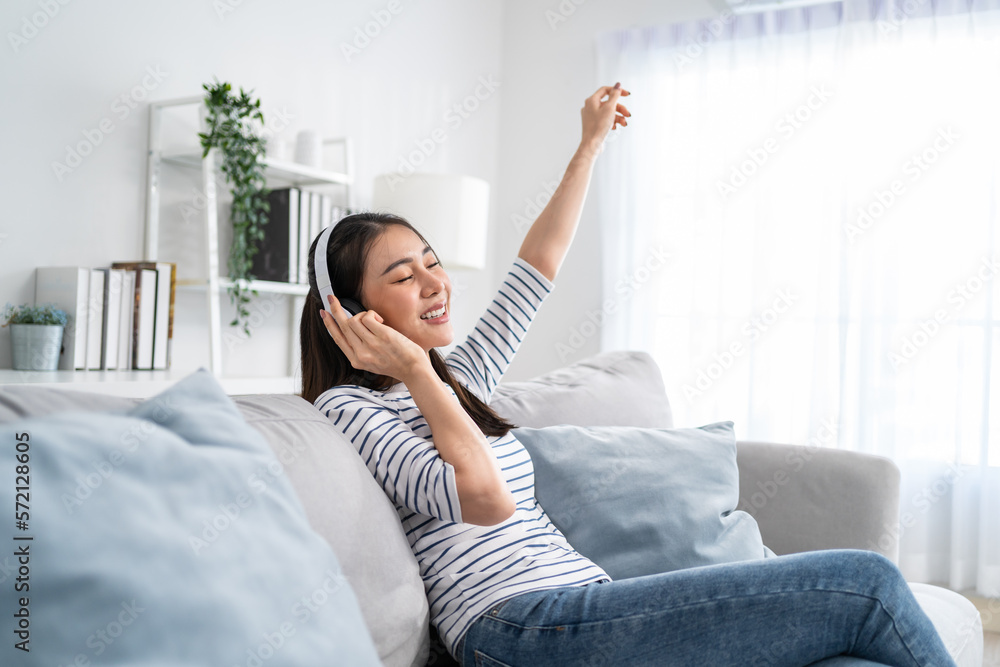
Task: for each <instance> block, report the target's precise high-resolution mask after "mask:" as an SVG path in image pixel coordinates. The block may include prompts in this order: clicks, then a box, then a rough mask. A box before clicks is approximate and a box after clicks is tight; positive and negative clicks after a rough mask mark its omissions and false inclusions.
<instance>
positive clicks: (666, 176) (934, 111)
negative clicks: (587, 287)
mask: <svg viewBox="0 0 1000 667" xmlns="http://www.w3.org/2000/svg"><path fill="white" fill-rule="evenodd" d="M998 36H1000V2H990V3H977V2H962V3H956V2H952V3H942V2H934V1H932V0H906V1H905V2H897V3H879V2H858V1H857V0H846V2H844V3H843V4H841V3H831V4H826V5H818V6H814V7H809V8H799V9H787V10H782V11H772V12H768V13H763V14H754V15H742V16H739V17H735V18H734V17H731V16H727V15H720V16H717V17H714V18H713V19H710V20H705V21H699V22H692V23H687V24H679V25H671V26H663V27H656V28H646V29H631V30H627V31H616V32H608V33H602V34H600V35H598V40H597V42H598V80H599V81H619V80H620V81H621V82H622V85H623V86H625V87H626V88H628V89H629V90H630V91H631V92H632V95H631V96H630V97H628V98H625V103H626V104H627V105H628V107H629V109H630V110H631V111H632V113H633V118H631V119H630V120H629V127H628V128H626V129H625V130H624V131H621V132H620V133H619V130H616V131H615V135H613V136H612V137H610V138H609V139H608V143H607V145H606V147H605V151H604V155H603V156H602V159H601V160H600V161H598V166H597V171H596V173H595V184H596V188H595V190H596V192H595V197H596V201H597V204H598V206H599V208H600V219H601V225H602V237H603V248H604V257H603V275H604V278H603V284H604V301H603V303H602V311H603V319H604V326H603V327H602V347H603V349H623V348H629V349H643V350H646V351H648V352H650V353H651V354H652V355H653V356H654V357H655V358H656V360H657V362H658V363H659V364H660V366H661V368H662V370H663V372H664V376H665V377H664V379H665V382H666V384H667V390H668V393H669V395H670V398H671V401H672V403H673V405H674V410H675V414H676V417H677V422H678V424H679V425H684V426H693V425H699V424H704V423H708V422H712V421H717V420H721V419H732V420H734V421H735V422H736V426H737V434H738V437H740V438H741V439H756V440H771V441H781V442H794V443H800V444H806V443H807V442H812V443H813V444H821V445H823V446H829V447H839V448H844V449H851V450H859V451H865V452H871V453H876V454H881V455H884V456H888V457H890V458H892V459H893V460H894V461H896V462H897V464H898V465H899V466H900V468H901V470H902V474H903V484H902V496H901V512H900V517H901V521H900V523H899V525H896V526H886V533H887V534H890V533H898V534H899V539H900V568H901V569H902V570H903V573H904V574H905V575H906V577H907V578H908V579H909V580H911V581H927V582H935V583H940V584H944V585H947V586H949V587H951V588H954V589H956V590H967V589H972V588H975V589H977V590H978V591H979V593H980V594H983V595H991V596H994V597H1000V410H998V409H997V408H998V406H1000V382H998V381H1000V327H998V323H997V317H998V313H1000V285H998V282H1000V275H998V274H1000V247H998V246H1000V239H998V236H1000V235H998V234H997V225H998V222H1000V219H998V218H1000V214H998V210H997V199H998V185H1000V130H998V126H1000V39H998ZM664 255H666V256H667V259H666V260H665V261H663V260H662V257H663V256H664ZM991 413H995V414H996V417H995V418H994V419H993V420H992V421H991V420H990V415H991Z"/></svg>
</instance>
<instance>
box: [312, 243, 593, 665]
mask: <svg viewBox="0 0 1000 667" xmlns="http://www.w3.org/2000/svg"><path fill="white" fill-rule="evenodd" d="M552 286H553V284H552V282H550V281H549V280H548V279H547V278H546V277H545V276H544V275H542V274H541V273H539V271H538V270H537V269H536V268H535V267H533V266H531V265H530V264H528V263H527V262H526V261H524V260H523V259H521V258H519V257H518V258H516V259H515V260H514V263H513V266H512V267H511V269H510V271H509V272H508V273H507V276H506V278H505V279H504V281H503V284H502V285H501V286H500V289H499V291H498V292H497V295H496V298H494V299H493V301H492V302H491V303H490V305H489V307H488V308H487V309H486V314H484V315H483V316H482V317H481V318H479V321H478V323H477V324H476V326H475V327H474V328H473V330H472V332H471V333H470V334H469V336H468V338H466V339H465V341H464V342H462V343H461V344H459V345H457V346H455V348H454V349H453V350H452V352H451V353H449V354H448V356H447V357H446V359H445V361H446V363H447V365H448V367H449V369H450V370H451V371H452V374H453V375H454V376H455V377H456V378H457V379H458V380H459V381H460V382H461V383H462V384H463V385H465V386H466V387H467V388H468V389H469V390H470V391H471V392H473V393H474V394H476V396H478V397H479V398H480V399H482V401H483V402H485V403H487V404H488V403H489V402H490V399H491V398H492V396H493V391H494V390H495V389H496V387H497V384H498V383H499V382H500V379H501V378H502V377H503V374H504V372H505V371H506V370H507V368H508V366H509V365H510V362H511V361H512V360H513V358H514V354H515V353H516V352H517V349H518V347H519V346H520V344H521V341H522V340H523V338H524V335H525V334H526V333H527V331H528V326H529V325H530V324H531V321H532V319H533V318H534V316H535V313H536V312H537V311H538V307H539V306H540V305H541V303H542V301H544V300H545V298H546V297H547V296H548V294H549V292H551V290H552ZM445 386H446V387H447V388H448V390H449V391H450V392H451V393H452V394H453V395H454V393H455V392H454V390H452V389H451V387H450V386H448V385H447V384H445ZM315 405H316V407H318V408H319V410H320V411H321V412H323V413H324V414H325V415H326V416H327V417H328V418H329V419H330V421H331V422H333V424H334V426H336V427H337V428H338V429H340V430H341V431H342V432H343V433H344V435H345V436H347V437H348V438H349V439H350V441H351V442H352V443H353V444H354V446H355V448H356V449H357V450H358V453H359V454H360V455H361V457H362V459H364V462H365V465H366V466H367V467H368V470H369V471H371V473H372V475H374V477H375V479H376V480H377V481H378V483H379V484H380V485H381V486H382V489H383V490H384V491H385V493H386V494H387V495H388V497H389V499H390V500H391V501H392V502H393V504H394V505H395V506H396V511H397V512H398V513H399V517H400V520H401V521H402V523H403V529H404V530H405V532H406V537H407V540H408V541H409V543H410V548H411V549H412V550H413V554H414V555H415V556H416V558H417V562H418V563H419V564H420V574H421V577H422V578H423V581H424V588H425V590H426V592H427V599H428V602H429V604H430V610H431V622H432V623H433V624H434V625H435V627H437V630H438V634H440V635H441V638H442V640H443V641H444V642H445V644H446V645H447V646H448V647H449V650H450V651H451V652H452V654H454V653H455V646H456V644H457V643H458V640H459V639H461V637H462V635H463V634H465V631H466V630H467V629H468V627H469V625H470V624H472V622H473V621H475V620H476V618H477V617H479V616H480V615H481V614H483V613H484V612H486V611H487V610H489V609H490V608H491V607H492V606H494V605H496V604H497V603H499V602H501V601H503V600H506V599H507V598H510V597H512V596H514V595H518V594H519V593H525V592H527V591H535V590H541V589H547V588H555V587H558V586H578V585H583V584H587V583H591V582H595V581H598V580H600V579H610V577H608V575H607V573H605V572H604V570H602V569H601V568H600V567H598V566H597V565H595V564H594V563H593V562H591V561H590V560H588V559H587V558H585V557H583V556H582V555H580V554H579V553H577V552H576V550H574V549H573V547H572V546H570V544H569V542H567V541H566V538H565V537H564V536H563V534H562V533H561V532H559V530H558V529H557V528H556V527H555V526H554V525H552V522H551V521H549V518H548V517H547V516H546V514H545V512H544V511H543V510H542V508H541V506H539V504H538V502H537V501H536V500H535V493H534V490H535V486H534V485H535V481H534V468H533V467H532V465H531V457H530V456H529V455H528V452H527V451H526V450H525V449H524V447H523V446H522V445H521V443H520V442H518V441H517V438H515V437H514V435H513V434H512V433H508V434H507V435H505V436H499V437H497V436H487V437H486V440H487V442H488V443H489V446H490V447H491V448H492V450H493V454H494V455H495V456H496V458H497V461H498V462H499V464H500V469H501V470H502V471H503V475H504V478H505V480H506V482H507V486H508V488H509V489H510V491H511V493H512V494H513V496H514V501H515V503H516V504H517V508H516V510H515V512H514V514H513V515H512V516H511V517H510V518H509V519H507V520H506V521H504V522H503V523H499V524H497V525H495V526H476V525H473V524H467V523H462V508H461V505H460V504H459V499H458V489H457V487H456V484H455V469H454V468H453V467H452V465H451V464H450V463H447V462H445V461H444V460H442V459H441V457H440V456H439V455H438V452H437V449H435V448H434V442H433V439H432V437H431V432H430V428H429V426H428V425H427V422H426V420H424V417H423V415H421V414H420V410H419V409H418V408H417V406H416V403H415V402H414V400H413V398H412V397H411V396H410V394H409V392H407V391H406V387H405V385H404V384H403V383H401V382H400V383H397V384H395V385H393V386H392V387H390V388H389V390H388V391H385V392H382V391H376V390H373V389H368V388H365V387H360V386H357V385H341V386H337V387H332V388H331V389H328V390H327V391H325V392H323V393H322V394H321V395H320V396H319V397H317V398H316V401H315Z"/></svg>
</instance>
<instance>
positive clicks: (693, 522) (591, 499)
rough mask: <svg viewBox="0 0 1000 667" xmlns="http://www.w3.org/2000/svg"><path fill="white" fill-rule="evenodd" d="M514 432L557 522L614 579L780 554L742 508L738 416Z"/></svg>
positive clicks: (541, 501)
mask: <svg viewBox="0 0 1000 667" xmlns="http://www.w3.org/2000/svg"><path fill="white" fill-rule="evenodd" d="M511 432H512V433H513V434H514V436H515V437H516V438H517V439H518V440H519V441H520V442H521V443H522V444H523V445H524V447H525V449H527V450H528V453H529V454H530V455H531V459H532V462H533V463H534V467H535V498H537V500H538V503H539V504H540V505H541V506H542V508H543V509H544V510H545V511H546V513H547V514H548V516H549V519H551V521H552V523H553V524H555V526H556V527H557V528H558V529H559V530H560V531H562V533H563V534H564V535H565V536H566V539H567V540H569V543H570V544H571V545H573V547H574V548H575V549H576V550H577V551H579V552H580V553H581V554H583V555H584V556H586V557H588V558H590V559H591V560H592V561H594V562H595V563H597V564H598V565H600V566H601V567H603V568H604V569H605V571H606V572H607V573H608V574H609V575H611V577H612V578H614V579H627V578H630V577H640V576H644V575H647V574H655V573H658V572H669V571H673V570H680V569H684V568H690V567H698V566H702V565H715V564H719V563H730V562H735V561H741V560H750V559H755V558H764V557H768V556H773V555H774V554H773V553H772V552H770V550H769V549H767V548H766V547H765V546H764V544H763V542H762V540H761V536H760V531H759V530H758V528H757V522H756V521H754V519H753V517H751V516H750V515H749V514H747V513H746V512H743V511H738V510H736V505H737V503H738V502H739V474H738V470H737V467H736V439H735V436H734V433H733V423H732V422H730V421H727V422H719V423H715V424H709V425H707V426H702V427H700V428H678V429H666V428H639V427H632V426H589V427H583V426H573V425H568V424H564V425H559V426H549V427H545V428H518V429H514V430H512V431H511Z"/></svg>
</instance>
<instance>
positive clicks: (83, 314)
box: [35, 266, 90, 371]
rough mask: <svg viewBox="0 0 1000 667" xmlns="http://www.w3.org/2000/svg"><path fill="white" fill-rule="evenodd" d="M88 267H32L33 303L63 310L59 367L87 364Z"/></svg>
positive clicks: (77, 368) (81, 367) (76, 368)
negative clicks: (33, 283)
mask: <svg viewBox="0 0 1000 667" xmlns="http://www.w3.org/2000/svg"><path fill="white" fill-rule="evenodd" d="M89 298H90V269H89V268H84V267H80V266H45V267H38V268H37V269H35V303H36V304H38V305H41V304H43V303H51V304H53V305H55V306H56V307H57V308H61V309H62V310H65V311H66V315H67V317H66V327H65V329H64V330H63V345H62V352H61V353H60V355H59V370H69V371H72V370H84V369H86V367H87V320H88V319H89Z"/></svg>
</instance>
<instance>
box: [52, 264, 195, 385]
mask: <svg viewBox="0 0 1000 667" xmlns="http://www.w3.org/2000/svg"><path fill="white" fill-rule="evenodd" d="M176 283H177V264H176V263H174V262H114V263H113V264H112V265H111V266H109V267H102V268H96V269H94V268H85V267H79V266H47V267H39V268H38V269H36V271H35V303H36V304H42V303H52V304H55V305H56V306H57V307H59V308H62V309H63V310H65V311H66V314H67V316H68V318H67V320H68V321H67V323H66V328H65V331H64V332H63V351H62V354H60V356H59V369H60V370H97V369H101V370H115V369H117V370H129V369H135V370H166V369H167V368H170V361H171V352H172V343H173V335H174V331H173V325H174V291H175V286H176Z"/></svg>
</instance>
